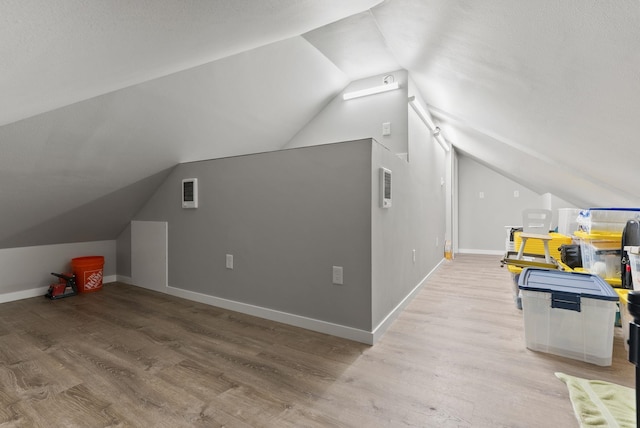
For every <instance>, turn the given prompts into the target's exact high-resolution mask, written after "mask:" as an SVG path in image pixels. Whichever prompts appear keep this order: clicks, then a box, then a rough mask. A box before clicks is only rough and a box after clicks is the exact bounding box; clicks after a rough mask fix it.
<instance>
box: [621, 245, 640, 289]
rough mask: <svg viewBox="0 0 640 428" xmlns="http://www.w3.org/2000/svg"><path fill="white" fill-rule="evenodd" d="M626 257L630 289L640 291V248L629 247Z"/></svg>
mask: <svg viewBox="0 0 640 428" xmlns="http://www.w3.org/2000/svg"><path fill="white" fill-rule="evenodd" d="M624 248H627V247H624ZM627 255H628V256H629V266H630V267H631V281H632V287H633V289H634V290H640V247H629V251H628V252H627Z"/></svg>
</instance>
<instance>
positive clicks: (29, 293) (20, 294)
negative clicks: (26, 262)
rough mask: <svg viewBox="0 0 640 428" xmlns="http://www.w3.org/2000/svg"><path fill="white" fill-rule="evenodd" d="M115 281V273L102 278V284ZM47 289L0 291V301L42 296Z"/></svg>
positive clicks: (45, 287)
mask: <svg viewBox="0 0 640 428" xmlns="http://www.w3.org/2000/svg"><path fill="white" fill-rule="evenodd" d="M115 281H116V275H107V276H105V277H103V278H102V282H103V283H104V284H108V283H110V282H115ZM47 291H49V286H48V285H46V286H44V287H36V288H31V289H29V290H21V291H14V292H11V293H0V303H8V302H14V301H16V300H22V299H30V298H31V297H38V296H44V295H45V294H47Z"/></svg>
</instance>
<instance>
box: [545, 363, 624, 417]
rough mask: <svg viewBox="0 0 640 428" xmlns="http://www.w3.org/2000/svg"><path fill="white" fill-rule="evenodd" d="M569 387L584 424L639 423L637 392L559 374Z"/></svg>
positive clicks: (619, 386)
mask: <svg viewBox="0 0 640 428" xmlns="http://www.w3.org/2000/svg"><path fill="white" fill-rule="evenodd" d="M556 376H557V377H558V379H560V380H561V381H563V382H564V383H565V384H566V385H567V388H569V396H570V398H571V404H572V405H573V411H574V412H575V414H576V418H578V422H580V426H581V427H610V428H627V427H629V428H631V427H635V426H636V391H635V389H632V388H627V387H626V386H621V385H616V384H615V383H610V382H605V381H602V380H587V379H582V378H579V377H575V376H569V375H567V374H564V373H556Z"/></svg>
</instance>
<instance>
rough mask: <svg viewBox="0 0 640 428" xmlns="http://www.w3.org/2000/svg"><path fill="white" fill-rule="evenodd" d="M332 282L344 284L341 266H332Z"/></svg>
mask: <svg viewBox="0 0 640 428" xmlns="http://www.w3.org/2000/svg"><path fill="white" fill-rule="evenodd" d="M332 282H333V283H334V284H337V285H343V284H344V274H343V270H342V266H333V281H332Z"/></svg>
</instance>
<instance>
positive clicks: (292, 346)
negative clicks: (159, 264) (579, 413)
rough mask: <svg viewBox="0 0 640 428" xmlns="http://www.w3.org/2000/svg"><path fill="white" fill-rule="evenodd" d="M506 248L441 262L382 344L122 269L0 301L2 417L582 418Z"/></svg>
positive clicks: (378, 421)
mask: <svg viewBox="0 0 640 428" xmlns="http://www.w3.org/2000/svg"><path fill="white" fill-rule="evenodd" d="M498 260H499V257H495V256H468V255H467V256H464V255H463V256H459V257H457V258H456V260H455V261H453V262H446V263H444V264H443V265H442V266H441V267H440V269H439V270H438V271H437V272H436V273H435V274H434V275H433V276H432V277H431V278H430V279H429V281H428V283H427V284H426V286H425V287H424V288H423V289H422V291H421V292H420V293H419V295H418V296H417V298H416V299H414V300H413V301H412V302H411V303H410V305H409V306H408V307H407V309H406V311H405V312H403V313H402V315H401V316H400V317H399V318H398V319H397V320H396V321H395V323H394V324H393V325H392V327H391V328H390V329H389V330H388V331H387V332H386V334H385V335H384V336H383V337H382V339H381V340H380V342H379V343H377V344H376V345H375V346H373V347H369V346H366V345H362V344H359V343H354V342H350V341H348V340H343V339H338V338H334V337H330V336H326V335H322V334H318V333H314V332H310V331H306V330H302V329H298V328H294V327H289V326H286V325H282V324H278V323H275V322H270V321H265V320H261V319H258V318H253V317H249V316H245V315H241V314H238V313H234V312H229V311H224V310H220V309H216V308H213V307H210V306H206V305H202V304H198V303H193V302H190V301H186V300H181V299H178V298H174V297H171V296H166V295H163V294H159V293H154V292H151V291H148V290H145V289H140V288H137V287H132V286H128V285H124V284H107V285H105V286H104V287H103V289H102V290H101V291H99V292H97V293H93V294H85V295H80V296H76V297H72V298H68V299H62V300H59V301H54V302H52V301H49V300H47V299H45V298H33V299H26V300H22V301H17V302H11V303H5V304H2V305H0V426H2V427H5V426H7V427H13V426H19V427H29V426H42V427H67V426H81V427H101V426H114V427H115V426H136V427H181V426H201V427H216V426H225V427H247V426H252V427H255V426H266V427H327V426H343V427H385V426H390V427H405V426H416V427H551V426H553V427H573V426H577V422H576V420H575V417H574V415H573V411H572V409H571V404H570V401H569V397H568V393H567V390H566V387H565V385H564V384H563V383H562V382H561V381H560V380H558V379H557V378H556V377H555V376H554V372H556V371H562V372H565V373H568V374H572V375H576V376H581V377H586V378H590V379H603V380H608V381H612V382H616V383H620V384H623V385H627V386H631V387H633V386H634V384H635V383H634V382H635V377H634V366H632V365H631V364H630V363H628V362H627V361H626V353H625V351H624V348H623V344H622V338H621V332H620V331H619V330H620V329H619V328H618V329H617V330H618V331H617V332H616V338H615V344H614V348H615V349H614V363H613V365H612V366H611V367H606V368H603V367H598V366H595V365H591V364H587V363H583V362H579V361H575V360H570V359H565V358H561V357H554V356H551V355H548V354H544V353H536V352H532V351H529V350H527V349H526V348H525V346H524V337H523V327H522V313H521V311H519V310H518V309H516V307H515V304H514V303H513V300H512V294H511V293H512V291H511V290H512V289H511V279H510V277H509V273H508V271H507V270H506V269H501V268H500V267H499V262H498Z"/></svg>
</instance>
